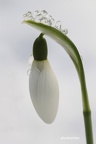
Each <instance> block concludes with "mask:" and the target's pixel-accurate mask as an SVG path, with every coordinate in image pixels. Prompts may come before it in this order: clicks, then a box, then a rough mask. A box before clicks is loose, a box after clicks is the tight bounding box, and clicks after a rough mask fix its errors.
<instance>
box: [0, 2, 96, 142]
mask: <svg viewBox="0 0 96 144" xmlns="http://www.w3.org/2000/svg"><path fill="white" fill-rule="evenodd" d="M35 10H46V11H48V13H49V14H50V15H52V16H53V17H54V19H55V20H56V21H58V20H61V21H62V27H63V28H68V31H69V32H68V36H69V37H70V38H71V40H72V41H73V42H74V43H75V45H76V46H77V47H78V50H79V52H80V54H81V57H82V60H83V64H84V68H85V75H86V82H87V87H88V93H89V99H90V105H91V109H92V120H93V131H94V141H95V142H96V138H95V135H96V66H95V64H96V1H95V0H24V1H23V0H16V1H15V0H8V1H7V0H0V143H1V144H32V143H35V144H39V143H40V144H41V143H42V144H44V143H46V144H63V143H64V144H81V143H86V142H85V132H84V122H83V115H82V102H81V91H80V84H79V80H78V75H77V72H76V70H75V68H74V65H73V63H72V62H71V60H70V58H69V56H68V55H67V54H66V52H65V51H64V50H63V49H62V48H61V46H59V45H58V44H57V43H55V42H54V41H53V40H51V39H50V38H48V37H46V36H45V37H46V39H47V43H48V47H49V56H48V58H49V61H50V63H51V66H52V67H53V69H54V71H55V74H56V76H57V79H58V83H59V89H60V103H59V110H58V114H57V117H56V120H55V121H54V123H52V124H50V125H47V124H45V123H44V122H43V121H42V120H41V119H40V118H39V117H38V115H37V114H36V112H35V110H34V107H33V105H32V103H31V99H30V95H29V88H28V78H29V77H28V76H27V70H28V69H30V66H29V64H28V59H29V57H30V55H31V51H32V44H33V42H34V40H35V38H36V37H37V36H38V35H39V31H37V30H35V29H33V28H31V27H29V26H28V25H25V24H22V20H23V14H25V13H27V11H32V12H34V11H35ZM62 137H63V139H62ZM67 137H79V140H68V139H67ZM64 138H65V139H64Z"/></svg>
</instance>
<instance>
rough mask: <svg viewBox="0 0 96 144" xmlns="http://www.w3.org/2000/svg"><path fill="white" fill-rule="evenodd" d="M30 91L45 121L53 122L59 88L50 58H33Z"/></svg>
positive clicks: (36, 108) (35, 106)
mask: <svg viewBox="0 0 96 144" xmlns="http://www.w3.org/2000/svg"><path fill="white" fill-rule="evenodd" d="M29 91H30V96H31V99H32V102H33V105H34V108H35V110H36V112H37V113H38V115H39V116H40V118H41V119H42V120H43V121H44V122H45V123H52V122H53V121H54V119H55V117H56V114H57V110H58V104H59V88H58V83H57V79H56V77H55V74H54V72H53V70H52V68H51V66H50V64H49V61H48V60H43V61H36V60H33V63H32V67H31V73H30V76H29Z"/></svg>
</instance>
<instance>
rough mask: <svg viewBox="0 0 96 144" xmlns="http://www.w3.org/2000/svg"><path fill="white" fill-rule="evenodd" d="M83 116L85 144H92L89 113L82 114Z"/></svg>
mask: <svg viewBox="0 0 96 144" xmlns="http://www.w3.org/2000/svg"><path fill="white" fill-rule="evenodd" d="M83 115H84V123H85V132H86V142H87V144H93V132H92V121H91V111H86V112H83Z"/></svg>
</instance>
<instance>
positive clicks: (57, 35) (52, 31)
mask: <svg viewBox="0 0 96 144" xmlns="http://www.w3.org/2000/svg"><path fill="white" fill-rule="evenodd" d="M23 23H25V24H28V25H30V26H32V27H33V28H35V29H37V30H39V31H40V32H41V33H42V34H44V35H47V36H49V37H50V38H52V39H53V40H55V41H56V42H57V43H58V44H60V45H61V46H62V47H63V48H64V49H65V51H66V52H67V53H68V55H69V56H70V58H71V59H72V61H73V63H74V65H75V67H76V70H77V73H78V76H79V80H80V85H81V92H82V105H83V115H84V123H85V133H86V143H87V144H93V134H92V122H91V109H90V104H89V100H88V94H87V88H86V80H85V74H84V68H83V64H82V60H81V57H80V54H79V52H78V50H77V48H76V46H75V45H74V43H73V42H72V41H71V40H70V39H69V38H68V37H67V36H66V35H65V34H63V33H62V32H61V31H60V30H58V29H57V28H55V27H52V26H50V25H46V24H44V23H41V22H36V21H34V20H32V19H31V20H24V21H23Z"/></svg>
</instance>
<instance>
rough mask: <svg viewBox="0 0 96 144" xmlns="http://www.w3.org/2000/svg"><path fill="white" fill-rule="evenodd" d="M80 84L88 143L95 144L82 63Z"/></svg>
mask: <svg viewBox="0 0 96 144" xmlns="http://www.w3.org/2000/svg"><path fill="white" fill-rule="evenodd" d="M80 68H81V69H80V74H79V78H80V83H81V91H82V103H83V116H84V124H85V133H86V143H87V144H93V132H92V121H91V109H90V105H89V100H88V94H87V88H86V81H85V76H84V69H83V65H82V62H81V67H80Z"/></svg>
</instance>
